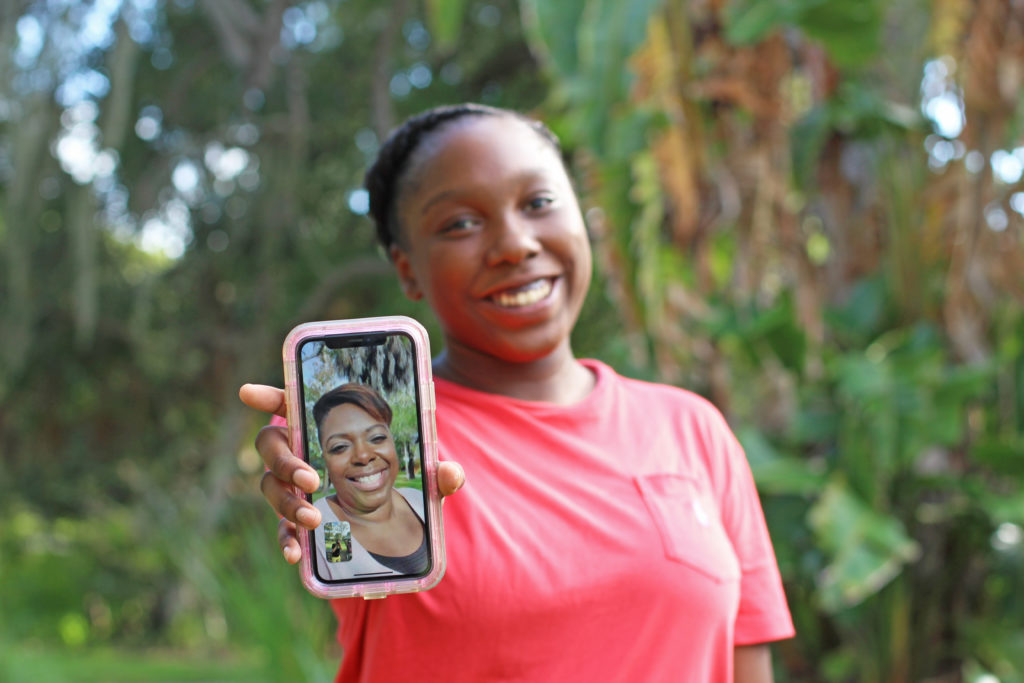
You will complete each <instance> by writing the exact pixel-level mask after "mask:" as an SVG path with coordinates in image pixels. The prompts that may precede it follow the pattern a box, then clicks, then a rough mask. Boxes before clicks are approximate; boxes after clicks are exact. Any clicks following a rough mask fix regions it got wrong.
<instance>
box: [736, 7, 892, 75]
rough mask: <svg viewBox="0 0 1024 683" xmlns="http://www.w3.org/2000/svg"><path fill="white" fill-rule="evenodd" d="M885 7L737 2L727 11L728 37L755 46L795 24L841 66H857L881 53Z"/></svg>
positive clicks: (737, 43)
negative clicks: (818, 43) (781, 29)
mask: <svg viewBox="0 0 1024 683" xmlns="http://www.w3.org/2000/svg"><path fill="white" fill-rule="evenodd" d="M883 9H884V7H883V5H882V4H881V3H880V2H879V1H878V0H737V1H736V2H732V3H731V4H730V5H729V6H728V9H727V11H726V14H725V19H726V30H725V36H726V38H727V39H728V40H729V41H730V42H732V43H733V44H734V45H750V44H753V43H756V42H758V41H759V40H762V39H764V38H765V37H766V36H767V35H768V34H770V33H771V32H773V31H775V30H777V29H779V28H782V27H784V26H792V27H796V28H800V29H801V30H802V31H803V32H804V33H805V34H806V35H807V36H808V37H809V38H812V39H814V40H817V41H819V42H821V44H822V46H823V47H824V48H825V50H826V52H828V54H829V57H831V58H832V60H833V61H834V62H835V63H836V64H838V65H839V66H857V65H860V64H864V63H865V62H867V61H868V60H870V59H871V58H872V57H874V56H875V55H876V54H877V53H878V49H879V45H880V43H881V30H882V18H883V15H884V12H883Z"/></svg>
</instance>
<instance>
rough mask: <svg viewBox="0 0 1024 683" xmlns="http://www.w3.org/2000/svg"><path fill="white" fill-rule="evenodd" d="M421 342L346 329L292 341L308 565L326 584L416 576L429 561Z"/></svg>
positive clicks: (391, 334) (405, 336)
mask: <svg viewBox="0 0 1024 683" xmlns="http://www.w3.org/2000/svg"><path fill="white" fill-rule="evenodd" d="M416 354H417V349H416V348H415V341H414V340H413V338H412V337H411V336H409V335H408V334H406V333H404V332H401V331H398V332H383V333H381V332H372V333H346V334H338V335H327V336H321V337H313V338H306V339H304V340H303V341H302V342H301V343H300V344H299V345H298V346H297V347H296V359H295V361H296V363H295V366H296V369H297V371H298V377H299V382H300V384H301V387H302V389H301V397H302V404H303V413H304V419H303V421H302V424H303V440H304V446H305V453H306V457H307V459H308V461H309V463H310V465H312V466H313V467H314V468H315V469H316V470H317V471H318V472H319V474H320V481H321V482H322V484H321V488H320V490H319V491H317V492H316V493H315V494H313V495H312V496H311V497H310V502H312V503H313V505H314V506H315V507H316V508H317V509H318V510H320V514H321V517H322V522H321V525H320V526H319V527H318V528H317V529H316V530H314V531H311V532H310V536H311V537H310V544H311V546H312V549H313V552H312V560H313V571H314V574H315V576H316V577H317V578H318V579H319V580H320V581H322V582H324V583H333V584H341V583H353V582H359V583H364V582H366V581H372V580H374V579H378V578H379V579H386V580H393V579H395V578H398V577H420V576H425V575H426V574H428V573H429V572H430V570H431V568H432V566H433V559H434V558H432V557H431V547H432V546H431V541H430V538H429V529H430V528H431V525H430V520H429V519H428V515H429V514H430V506H429V505H427V504H426V501H425V499H424V493H423V489H424V478H423V472H424V449H423V425H422V424H421V415H422V413H421V401H422V400H423V397H422V396H420V395H419V391H418V387H420V386H421V385H420V382H419V378H418V377H417V370H416V357H417V355H416Z"/></svg>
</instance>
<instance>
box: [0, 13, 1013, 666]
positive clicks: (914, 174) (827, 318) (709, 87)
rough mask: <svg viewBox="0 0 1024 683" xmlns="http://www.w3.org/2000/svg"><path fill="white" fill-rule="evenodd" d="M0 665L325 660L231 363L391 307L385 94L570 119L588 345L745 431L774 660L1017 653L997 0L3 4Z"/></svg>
mask: <svg viewBox="0 0 1024 683" xmlns="http://www.w3.org/2000/svg"><path fill="white" fill-rule="evenodd" d="M0 36H2V37H0V74H2V75H0V183H2V196H0V250H2V255H0V258H2V265H0V314H2V315H0V342H2V343H0V406H2V408H0V452H2V453H3V471H2V475H0V520H2V521H0V680H10V681H22V680H48V681H49V680H53V681H59V680H69V681H75V680H104V681H122V680H124V681H128V680H153V681H161V680H175V681H182V680H225V681H230V680H287V681H294V680H304V679H305V680H327V679H328V678H329V677H330V676H331V675H332V673H333V671H334V670H335V668H336V663H337V658H338V656H339V653H338V652H337V650H336V648H335V647H334V646H333V645H332V616H331V614H330V610H328V609H327V608H326V605H324V604H323V603H322V602H320V601H318V600H316V599H314V598H312V597H310V596H309V595H307V594H306V593H304V591H303V590H302V588H301V587H300V585H299V582H298V579H297V576H296V574H295V571H294V569H293V568H291V567H289V566H287V565H286V564H285V563H284V562H283V561H282V560H281V558H280V554H279V552H278V549H277V544H276V541H275V539H274V527H275V524H274V518H273V515H272V513H271V512H270V510H269V509H268V508H267V506H266V505H265V504H264V503H263V501H262V499H261V497H260V495H259V492H258V486H257V482H258V479H259V476H260V473H261V469H262V468H261V464H260V462H259V458H258V456H257V454H256V453H255V451H254V450H253V447H252V441H253V437H254V435H255V432H256V431H257V430H258V429H259V427H260V426H261V425H262V424H263V423H264V422H263V421H264V418H263V417H261V416H259V415H256V414H254V413H253V412H252V411H249V410H246V409H245V408H244V407H243V406H242V405H241V404H240V403H239V402H238V400H237V397H236V392H237V388H238V386H239V385H240V384H241V383H243V382H244V381H263V382H266V383H269V384H277V385H280V384H281V381H282V377H281V365H280V345H281V342H282V340H283V338H284V336H285V334H286V332H287V331H288V330H289V329H290V328H291V327H292V326H293V325H294V324H296V323H299V322H302V321H307V320H314V319H333V318H344V317H355V316H364V315H374V314H408V315H412V316H414V317H416V318H418V319H420V320H421V321H423V322H424V323H425V324H426V325H427V326H428V327H429V329H430V330H431V332H432V333H433V334H434V335H435V336H434V339H435V344H438V345H439V340H438V338H437V337H436V323H435V322H434V320H433V318H432V317H431V315H430V313H429V311H428V310H426V309H425V308H423V307H422V306H418V305H415V304H412V303H410V302H408V301H405V300H404V299H403V298H402V296H401V295H400V293H399V290H398V288H397V286H396V285H395V282H394V278H393V276H392V274H391V271H390V267H389V265H388V264H387V262H386V259H385V258H383V256H382V255H381V254H380V252H379V250H378V249H377V247H375V245H374V243H373V237H372V230H371V228H370V225H369V222H368V220H367V218H366V217H365V216H364V214H365V212H366V208H367V201H366V195H365V193H363V192H362V191H361V189H360V182H361V176H362V172H363V169H364V167H365V165H366V164H367V162H368V160H369V159H371V158H372V156H373V154H374V151H375V149H376V148H377V146H378V144H379V141H380V140H381V139H382V137H383V135H384V134H385V133H386V131H387V130H389V128H390V127H391V126H392V125H394V124H395V123H396V122H398V121H400V120H401V118H402V117H404V116H406V115H408V114H410V113H412V112H415V111H418V110H420V109H423V108H425V107H427V106H431V105H435V104H440V103H449V102H457V101H464V100H476V101H483V102H486V103H490V104H495V105H500V106H508V107H514V108H518V109H522V110H525V111H528V112H530V113H532V114H535V115H537V116H539V117H541V118H543V119H544V120H546V121H548V122H549V123H550V124H551V126H552V127H553V128H554V129H555V130H556V132H558V133H559V134H560V135H561V137H562V139H563V141H564V143H565V147H566V150H567V156H568V159H569V161H570V163H571V166H572V169H573V172H574V174H575V176H576V179H577V182H578V187H579V189H580V193H581V197H582V200H583V202H584V208H585V211H586V217H587V221H588V225H589V228H590V230H591V233H592V237H593V244H594V250H595V254H596V257H597V258H596V264H597V265H596V273H595V284H594V286H593V288H592V291H591V294H590V298H589V300H588V303H587V305H586V307H585V310H584V313H583V316H582V319H581V321H580V323H579V325H578V328H577V330H576V335H575V345H576V349H577V351H578V352H579V353H581V354H582V355H587V356H595V357H598V358H602V359H604V360H606V361H608V362H609V363H611V364H612V365H614V366H615V367H617V368H618V369H619V370H620V371H621V372H623V373H625V374H628V375H632V376H637V377H643V378H651V379H657V380H660V381H664V382H670V383H675V384H679V385H682V386H686V387H689V388H691V389H693V390H695V391H698V392H700V393H702V394H704V395H706V396H708V397H709V398H711V399H712V400H713V401H714V402H715V403H716V404H717V405H718V406H720V407H721V408H722V410H723V411H724V412H725V413H726V415H727V416H728V418H729V420H730V421H731V423H732V424H733V426H734V428H735V429H736V431H737V433H738V434H739V436H740V437H741V440H742V441H743V443H744V446H745V447H746V449H747V452H748V455H749V458H750V461H751V465H752V467H753V470H754V473H755V476H756V478H757V481H758V484H759V487H760V490H761V494H762V498H763V502H764V506H765V510H766V514H767V517H768V521H769V525H770V528H771V532H772V535H773V538H774V540H775V545H776V548H777V552H778V558H779V563H780V566H781V569H782V573H783V576H784V580H785V583H786V588H787V592H788V596H789V601H790V605H791V607H792V610H793V616H794V619H795V621H796V625H797V630H798V633H799V635H798V637H797V638H796V639H793V640H790V641H787V642H784V643H781V644H779V645H777V646H775V648H774V651H775V665H776V675H777V680H779V681H885V682H894V681H895V682H898V681H961V680H967V681H983V682H985V683H992V682H994V681H1021V680H1024V625H1022V621H1024V544H1022V537H1024V532H1022V526H1024V489H1022V483H1024V437H1022V430H1021V426H1022V424H1024V352H1022V343H1024V314H1022V311H1024V307H1022V303H1024V237H1022V235H1024V219H1022V213H1024V131H1022V123H1024V106H1022V104H1024V103H1022V95H1021V93H1022V90H1021V87H1020V86H1021V80H1022V79H1024V7H1022V5H1021V3H1020V2H1017V1H1015V0H889V1H883V0H693V1H692V2H680V1H670V0H559V2H544V1H543V0H520V1H519V2H514V1H512V0H424V2H422V3H420V2H414V1H413V0H387V1H383V2H382V1H380V0H311V1H307V2H288V1H286V0H93V1H89V2H74V1H71V0H35V1H31V2H26V1H22V2H5V3H3V4H2V6H0Z"/></svg>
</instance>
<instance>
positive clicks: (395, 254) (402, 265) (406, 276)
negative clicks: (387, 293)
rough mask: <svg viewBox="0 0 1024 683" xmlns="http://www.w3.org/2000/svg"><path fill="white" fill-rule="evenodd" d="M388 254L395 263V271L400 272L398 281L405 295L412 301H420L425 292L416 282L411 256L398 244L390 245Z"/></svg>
mask: <svg viewBox="0 0 1024 683" xmlns="http://www.w3.org/2000/svg"><path fill="white" fill-rule="evenodd" d="M388 254H389V255H390V256H391V262H392V263H394V264H395V271H396V272H397V273H398V283H399V284H400V285H401V286H402V291H403V292H404V293H405V296H406V297H408V298H409V299H410V300H412V301H419V300H420V299H422V298H423V292H422V291H420V286H419V284H418V283H417V282H416V275H415V274H414V273H413V271H412V264H411V263H410V262H409V257H408V256H407V255H406V253H405V252H404V251H402V248H401V247H399V246H398V245H397V244H392V245H391V246H390V247H388Z"/></svg>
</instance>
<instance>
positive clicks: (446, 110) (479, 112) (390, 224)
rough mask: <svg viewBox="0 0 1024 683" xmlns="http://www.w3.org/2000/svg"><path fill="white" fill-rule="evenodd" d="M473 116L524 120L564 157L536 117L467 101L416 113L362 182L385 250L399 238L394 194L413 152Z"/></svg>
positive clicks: (554, 138)
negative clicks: (431, 137) (506, 117)
mask: <svg viewBox="0 0 1024 683" xmlns="http://www.w3.org/2000/svg"><path fill="white" fill-rule="evenodd" d="M470 116H509V117H512V118H514V119H518V120H519V121H522V122H523V123H525V124H526V125H527V126H529V127H530V128H531V129H533V130H534V131H535V132H536V133H537V134H538V135H539V136H540V137H541V138H542V139H543V140H545V141H546V142H548V143H549V144H550V145H551V146H552V147H553V148H554V149H555V152H557V153H558V155H559V158H561V152H562V147H561V145H560V144H559V142H558V137H557V136H556V135H555V134H554V133H552V132H551V131H550V130H549V129H548V127H547V126H545V125H544V124H543V123H541V122H540V121H537V120H536V119H531V118H530V117H528V116H525V115H523V114H520V113H519V112H517V111H513V110H511V109H499V108H498V107H488V106H487V105H483V104H474V103H471V102H467V103H464V104H453V105H446V106H441V107H434V108H433V109H428V110H426V111H424V112H421V113H419V114H416V115H415V116H412V117H410V118H408V119H406V121H405V123H403V124H402V125H400V126H399V127H398V128H395V129H394V130H392V131H391V133H389V134H388V137H387V139H386V140H385V141H384V143H383V144H382V145H381V147H380V151H378V152H377V160H376V161H374V162H373V165H372V166H371V167H370V169H369V170H368V171H367V172H366V177H365V178H364V181H363V185H364V186H365V188H366V191H367V192H368V193H369V195H370V216H371V217H372V218H373V222H374V225H375V226H376V228H377V240H378V241H379V242H380V244H381V246H383V247H384V249H385V250H388V249H389V248H390V247H391V245H392V244H394V243H395V242H397V241H398V219H397V217H396V215H395V214H396V212H395V207H394V204H395V197H396V195H397V194H398V189H399V183H400V181H401V179H402V174H403V173H404V172H405V169H406V166H407V165H408V163H409V159H410V158H411V157H412V155H413V153H414V152H415V151H416V150H417V149H418V148H419V146H420V145H421V144H422V143H423V141H424V140H425V139H427V138H428V137H429V136H430V135H431V134H433V133H435V132H439V131H440V129H441V128H443V127H444V126H445V125H446V124H448V123H451V122H453V121H456V120H459V119H463V118H466V117H470Z"/></svg>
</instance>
